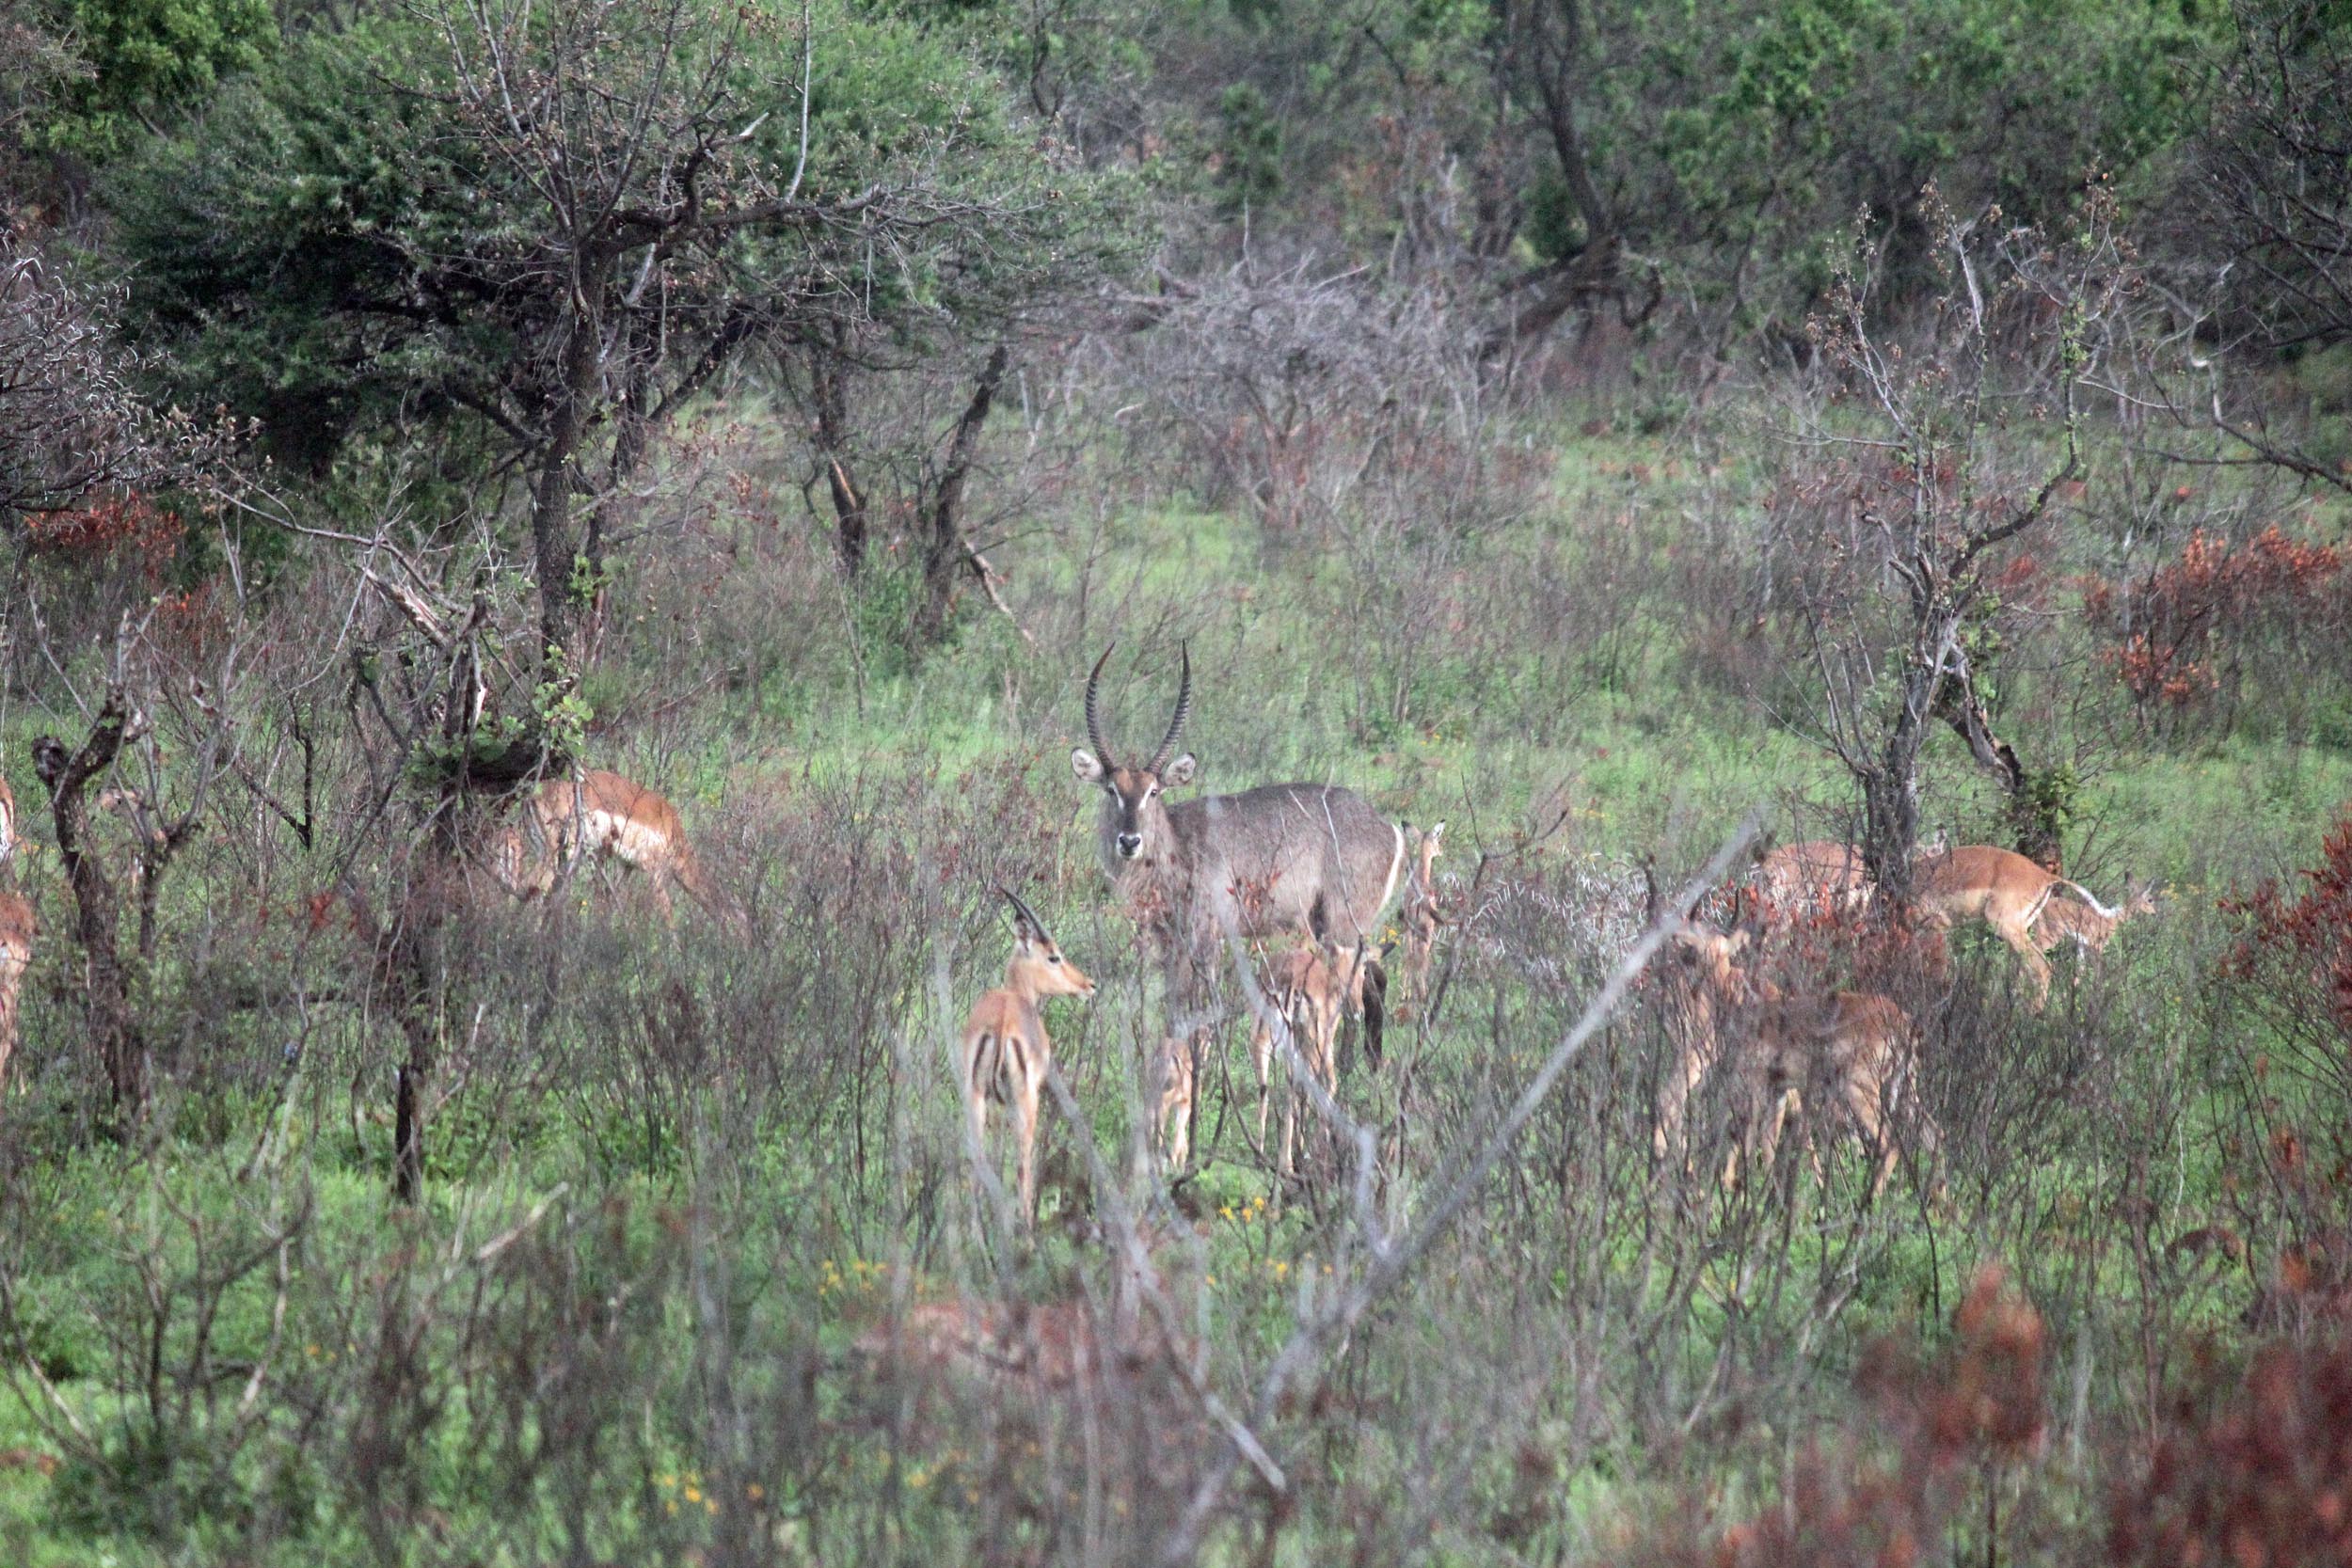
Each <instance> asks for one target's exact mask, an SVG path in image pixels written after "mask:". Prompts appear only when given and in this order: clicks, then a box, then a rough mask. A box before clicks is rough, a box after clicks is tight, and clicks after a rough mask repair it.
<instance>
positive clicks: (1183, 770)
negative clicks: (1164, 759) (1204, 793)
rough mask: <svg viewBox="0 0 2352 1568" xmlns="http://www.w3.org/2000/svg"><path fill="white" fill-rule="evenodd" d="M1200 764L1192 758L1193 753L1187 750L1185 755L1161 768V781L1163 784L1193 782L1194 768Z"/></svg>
mask: <svg viewBox="0 0 2352 1568" xmlns="http://www.w3.org/2000/svg"><path fill="white" fill-rule="evenodd" d="M1198 766H1199V764H1197V763H1195V762H1194V761H1193V760H1192V753H1191V752H1185V753H1184V755H1183V756H1181V757H1178V758H1177V759H1176V760H1175V761H1174V762H1171V763H1169V764H1168V766H1167V767H1166V768H1161V769H1160V783H1161V784H1190V783H1192V770H1193V768H1196V767H1198Z"/></svg>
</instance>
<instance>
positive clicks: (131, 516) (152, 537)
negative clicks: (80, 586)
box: [24, 492, 187, 575]
mask: <svg viewBox="0 0 2352 1568" xmlns="http://www.w3.org/2000/svg"><path fill="white" fill-rule="evenodd" d="M24 526H25V534H26V542H27V543H28V544H29V545H30V546H31V547H32V549H33V550H34V551H35V552H36V553H37V554H42V555H53V556H62V557H67V558H72V559H76V560H81V561H85V562H87V561H91V560H94V559H97V558H102V557H117V556H122V557H128V558H131V559H133V560H134V561H135V562H136V563H137V565H138V566H139V567H140V568H141V569H143V570H145V571H147V572H149V573H150V574H151V575H155V574H160V573H161V572H162V570H163V569H164V567H165V566H167V565H168V564H169V563H170V561H171V558H172V556H173V555H174V554H175V553H177V551H178V550H179V548H180V539H181V536H182V535H183V533H185V532H186V531H187V530H186V528H185V527H184V526H183V524H182V523H181V521H180V515H179V514H178V513H175V512H167V511H166V510H164V509H163V508H162V507H159V506H157V505H156V504H155V503H154V501H153V500H151V499H149V498H148V497H146V496H143V495H139V494H137V493H135V492H132V493H127V494H121V495H116V496H112V497H109V498H107V499H103V500H93V501H90V502H89V503H87V505H83V506H77V507H73V508H72V509H71V510H68V511H63V512H38V513H34V514H32V515H30V516H28V517H27V518H26V519H25V525H24Z"/></svg>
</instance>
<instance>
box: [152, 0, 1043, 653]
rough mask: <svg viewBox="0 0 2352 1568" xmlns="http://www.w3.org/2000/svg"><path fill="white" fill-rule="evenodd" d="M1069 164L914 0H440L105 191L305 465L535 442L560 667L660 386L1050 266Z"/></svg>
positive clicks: (273, 85) (355, 31) (162, 315)
mask: <svg viewBox="0 0 2352 1568" xmlns="http://www.w3.org/2000/svg"><path fill="white" fill-rule="evenodd" d="M1064 179H1065V171H1063V170H1061V169H1060V168H1058V167H1057V164H1056V162H1055V161H1054V160H1053V159H1051V158H1046V159H1040V158H1038V157H1036V156H1035V155H1034V150H1033V149H1031V148H1029V147H1027V146H1025V145H1023V143H1022V138H1021V136H1020V132H1019V128H1018V127H1017V125H1016V124H1015V123H1014V122H1013V121H1012V120H1011V119H1010V118H1009V115H1008V113H1007V111H1006V107H1005V103H1004V102H1003V96H1002V94H1001V92H1000V91H999V90H998V89H997V88H996V87H995V85H994V84H993V83H992V82H991V81H989V80H988V79H987V78H986V77H985V76H984V75H983V74H982V73H981V72H979V71H976V70H975V69H973V68H972V67H971V66H969V65H968V64H967V63H965V62H964V61H963V60H962V59H961V57H960V56H959V55H957V54H956V53H955V52H954V50H953V49H952V48H950V47H948V46H947V45H946V43H943V42H941V41H939V40H934V39H931V38H930V37H928V36H927V35H925V34H923V33H922V32H920V31H918V30H916V29H914V28H912V27H910V26H907V25H904V24H897V23H893V22H890V21H888V20H875V19H872V18H868V17H864V16H861V15H859V14H857V13H853V12H850V11H847V10H841V9H835V8H832V7H828V8H825V9H824V10H823V11H821V12H812V11H807V10H804V11H803V13H802V15H801V16H800V17H799V18H798V19H792V18H788V17H778V16H777V15H775V14H773V13H771V12H770V11H768V10H766V9H764V8H756V7H737V6H732V5H724V4H721V3H720V0H663V3H662V4H660V5H656V6H651V7H647V6H644V5H641V4H637V3H634V0H558V3H557V4H555V5H552V6H548V5H526V4H523V3H521V0H478V3H474V4H465V3H461V0H443V3H441V4H437V6H435V7H433V8H429V9H428V10H426V11H425V12H424V13H423V14H422V15H421V16H419V17H409V16H396V17H392V18H389V19H373V20H369V21H364V22H361V23H358V24H354V25H353V26H351V27H349V28H345V29H342V30H340V31H331V32H320V33H317V34H315V35H312V36H310V37H309V38H307V39H305V40H302V41H301V42H300V43H299V44H298V45H297V46H296V47H295V48H294V49H293V50H292V51H291V52H290V54H289V57H288V59H287V61H286V62H285V64H284V66H283V68H282V69H281V70H280V71H277V72H275V73H273V74H272V75H271V76H270V77H269V78H268V79H266V80H257V82H256V83H255V84H254V85H253V86H252V87H250V88H249V89H247V90H244V91H241V92H236V93H232V94H230V99H229V101H228V102H226V103H223V105H222V106H221V108H220V111H219V112H217V113H215V115H213V116H211V117H209V118H208V119H207V121H206V123H205V125H204V126H203V127H201V128H199V131H198V132H196V133H194V134H191V135H188V136H185V137H183V138H180V139H178V140H176V141H174V142H172V143H170V144H169V145H167V147H165V148H163V149H161V150H159V151H158V152H157V153H156V155H155V156H153V157H151V158H150V159H147V160H145V161H144V162H143V163H142V164H141V166H139V167H138V168H137V169H136V170H135V172H134V173H133V174H132V175H131V176H129V177H128V178H126V180H125V181H124V182H123V183H122V185H121V187H120V204H121V206H122V208H123V211H124V214H125V237H126V247H127V249H128V250H129V252H130V254H131V255H132V257H133V258H134V259H135V261H137V262H138V263H139V264H140V267H141V272H140V274H139V277H141V278H142V279H146V278H149V277H151V278H152V279H153V285H152V287H151V289H148V288H145V287H144V285H143V287H142V290H141V291H138V292H135V294H134V305H135V307H136V308H137V309H140V310H141V312H142V313H143V319H144V320H145V322H146V323H147V324H148V325H149V327H150V329H151V332H152V333H153V334H154V335H155V336H156V338H157V339H158V340H159V341H166V342H168V343H170V344H171V345H172V346H174V347H175V348H176V349H178V350H180V351H181V352H182V354H183V356H184V360H185V365H186V371H185V372H184V373H186V374H187V375H188V376H189V377H190V378H191V379H194V378H199V377H204V376H216V377H218V379H219V384H220V385H221V388H222V390H223V391H225V392H227V393H228V395H229V396H230V400H231V405H232V406H236V407H240V408H246V409H250V410H251V411H252V412H254V413H256V414H257V415H259V416H260V417H261V418H262V420H264V422H265V425H266V426H267V428H268V429H269V430H270V432H271V433H272V435H273V436H274V437H275V439H276V441H277V443H278V451H280V452H281V454H284V455H288V456H291V457H293V458H294V459H296V460H297V462H298V463H299V464H300V466H301V467H302V468H303V470H304V471H306V472H307V473H309V474H310V475H311V476H313V477H316V478H325V477H326V476H327V475H328V474H329V473H330V472H331V470H332V468H333V466H334V465H335V463H336V462H337V460H338V459H339V458H340V457H341V456H342V455H343V454H344V453H345V452H346V451H347V450H348V449H349V448H350V447H351V446H352V444H353V443H354V441H355V440H358V439H361V438H363V437H367V436H377V435H384V436H391V435H394V434H395V433H398V432H401V431H403V430H405V428H406V427H409V426H411V425H414V424H418V423H425V424H429V425H431V426H434V427H436V428H438V429H440V430H442V431H445V432H448V433H452V434H455V435H458V436H460V437H461V439H460V441H459V443H458V444H457V447H456V449H455V450H456V451H457V453H458V459H457V461H458V462H459V464H460V465H461V466H462V467H466V468H469V469H470V471H471V472H473V473H474V474H477V475H485V476H487V477H488V478H490V479H492V480H494V481H495V480H500V479H502V478H503V477H504V476H506V475H509V474H516V475H520V476H522V478H523V480H524V481H525V483H524V484H523V486H522V488H523V489H524V490H525V491H527V495H526V496H525V497H523V498H521V499H519V500H518V503H517V505H516V511H517V512H518V513H519V514H520V515H522V516H523V517H524V518H526V519H527V522H528V528H529V533H530V541H531V552H530V553H531V560H532V573H533V578H534V581H535V586H536V594H537V600H538V610H539V617H538V618H539V626H538V637H537V641H538V644H539V648H540V666H541V670H542V673H543V675H544V676H545V677H546V678H547V679H548V680H549V681H551V682H554V683H557V684H559V685H560V684H563V683H565V682H567V681H568V680H569V679H570V677H571V672H570V664H571V661H572V659H573V657H574V656H575V654H576V652H577V650H576V649H575V647H574V640H575V632H576V628H577V623H578V618H579V615H580V610H581V609H582V607H583V606H584V605H585V604H586V603H588V602H589V600H590V599H591V598H592V597H593V596H594V594H596V591H597V588H598V585H599V584H600V583H601V581H602V579H603V577H604V574H605V571H606V562H605V555H606V552H607V550H608V548H609V542H610V538H611V533H612V518H613V516H614V514H615V509H616V508H617V507H619V506H620V505H622V504H624V503H625V501H626V499H627V498H628V491H629V487H630V484H631V483H632V481H633V480H634V479H635V477H636V476H637V474H638V473H639V471H640V469H641V467H642V466H643V465H644V461H645V458H646V456H647V454H648V452H649V451H650V450H651V448H652V445H653V443H654V442H655V441H656V439H657V438H658V437H659V436H660V433H661V432H662V431H663V430H664V429H665V428H666V427H667V426H668V425H669V423H670V422H671V421H672V420H674V419H675V416H676V414H677V412H678V410H679V409H680V408H681V407H683V406H684V405H685V404H688V403H689V402H691V400H692V399H693V398H694V397H695V396H696V395H697V394H699V393H701V392H702V391H703V390H705V389H706V388H709V387H710V386H711V385H712V384H713V383H714V381H715V380H716V379H717V378H718V377H719V376H720V375H721V374H722V372H724V371H725V370H726V369H727V367H728V366H730V365H731V364H732V363H733V362H734V361H735V360H736V358H737V357H738V356H739V355H740V354H741V353H742V352H743V351H744V350H745V349H746V347H747V346H749V345H752V344H754V343H755V342H759V341H775V340H778V339H784V338H791V337H793V336H795V335H796V334H803V333H813V332H814V331H815V330H816V329H818V328H819V327H822V326H823V325H825V324H828V323H834V322H848V323H850V324H853V325H855V324H862V323H864V322H866V321H869V320H872V321H882V322H897V323H907V324H910V325H912V324H913V323H915V322H917V321H919V319H920V318H923V317H925V316H926V315H928V314H930V313H932V312H937V311H941V310H944V309H946V308H947V307H948V306H949V305H950V304H951V303H952V302H954V301H955V300H956V299H957V298H958V296H959V295H961V294H971V295H974V296H976V297H977V296H986V295H987V294H989V293H990V292H991V291H993V290H994V289H996V288H997V287H999V285H1000V284H1001V283H1002V282H1003V280H1004V279H1005V278H1006V277H1008V276H1015V277H1035V276H1036V275H1038V274H1039V273H1041V272H1043V271H1045V270H1047V269H1049V268H1050V267H1051V266H1053V265H1054V264H1056V262H1057V261H1060V260H1063V259H1065V249H1066V248H1069V247H1066V244H1065V242H1066V241H1067V240H1068V238H1069V230H1070V228H1071V227H1072V223H1073V220H1072V219H1071V218H1069V217H1068V216H1066V214H1070V213H1072V212H1074V211H1076V210H1077V209H1079V208H1081V207H1083V206H1084V204H1083V203H1080V202H1073V201H1067V200H1065V196H1066V194H1067V193H1066V191H1065V190H1064V188H1063V185H1062V183H1061V182H1062V181H1063V180H1064ZM1008 258H1012V260H1010V261H1008V260H1007V259H1008Z"/></svg>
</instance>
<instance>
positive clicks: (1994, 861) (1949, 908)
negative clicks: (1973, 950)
mask: <svg viewBox="0 0 2352 1568" xmlns="http://www.w3.org/2000/svg"><path fill="white" fill-rule="evenodd" d="M2061 888H2065V889H2068V890H2071V891H2072V892H2073V893H2074V895H2076V896H2077V897H2079V898H2081V899H2082V901H2083V903H2084V904H2085V905H2087V906H2088V907H2089V908H2088V911H2086V912H2087V913H2088V914H2090V915H2091V916H2095V917H2096V918H2097V919H2098V920H2099V921H2101V922H2103V923H2104V925H2105V929H2106V931H2107V932H2111V931H2112V930H2113V929H2114V927H2115V926H2116V925H2117V924H2118V923H2120V922H2121V921H2122V920H2123V919H2125V918H2126V917H2127V915H2128V913H2129V912H2130V911H2129V910H2128V909H2126V910H2111V909H2109V908H2107V907H2106V905H2105V904H2102V903H2100V902H2099V900H2098V898H2097V897H2096V896H2094V895H2092V894H2091V892H2090V889H2089V888H2086V887H2084V886H2083V885H2082V884H2081V883H2079V882H2072V881H2069V880H2067V879H2065V878H2063V877H2059V876H2056V875H2054V874H2052V873H2051V872H2049V871H2046V870H2044V869H2043V868H2042V866H2040V865H2037V864H2036V863H2033V862H2032V861H2029V860H2027V859H2026V857H2025V856H2023V855H2021V854H2018V853H2017V852H2016V851H2014V850H2011V849H2000V848H1995V847H1993V846H1992V845H1989V844H1965V845H1963V846H1961V847H1959V848H1957V849H1954V850H1952V851H1951V852H1949V853H1948V854H1944V855H1937V856H1933V857H1931V858H1930V859H1927V860H1925V861H1922V862H1921V863H1920V864H1919V868H1918V872H1917V874H1916V876H1915V878H1914V886H1913V889H1912V908H1913V910H1914V911H1915V912H1916V913H1917V914H1918V916H1919V918H1920V919H1921V920H1923V921H1925V922H1927V923H1928V924H1930V925H1931V926H1936V927H1943V928H1946V929H1949V928H1950V927H1952V926H1954V925H1957V924H1959V923H1960V922H1962V921H1968V920H1981V921H1983V922H1984V923H1985V924H1986V925H1987V926H1989V927H1992V928H1993V934H1994V936H1997V937H1999V938H2000V939H2001V941H2003V942H2006V943H2008V944H2009V948H2010V951H2011V952H2013V953H2015V954H2016V955H2017V961H2018V962H2019V963H2022V964H2024V965H2025V966H2026V975H2027V977H2028V978H2030V979H2031V980H2032V982H2033V1003H2032V1006H2033V1009H2034V1011H2036V1012H2040V1011H2041V1010H2042V1007H2043V1006H2045V1005H2046V1004H2047V1003H2048V1001H2049V999H2050V963H2049V960H2048V959H2047V958H2043V957H2042V954H2043V952H2044V951H2045V950H2046V949H2048V948H2050V947H2053V946H2055V945H2057V942H2058V938H2056V937H2053V938H2051V939H2050V940H2048V941H2046V942H2043V941H2037V940H2036V939H2035V936H2034V924H2035V922H2036V921H2037V920H2039V919H2041V918H2042V914H2043V912H2044V911H2045V910H2047V909H2048V908H2049V906H2050V901H2051V895H2053V894H2055V893H2057V892H2058V890H2059V889H2061ZM2143 901H2145V897H2144V893H2143V892H2140V891H2136V892H2134V893H2133V894H2132V895H2130V896H2129V897H2127V899H2126V900H2125V902H2126V904H2127V905H2137V904H2138V903H2141V902H2143ZM2149 907H2151V908H2153V903H2150V904H2149ZM2073 919H2074V916H2071V915H2069V916H2064V917H2061V924H2062V925H2063V924H2064V923H2066V922H2070V921H2072V920H2073ZM2099 941H2100V942H2101V944H2102V945H2104V944H2105V942H2106V935H2105V934H2103V935H2102V936H2101V937H2100V939H2099Z"/></svg>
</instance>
